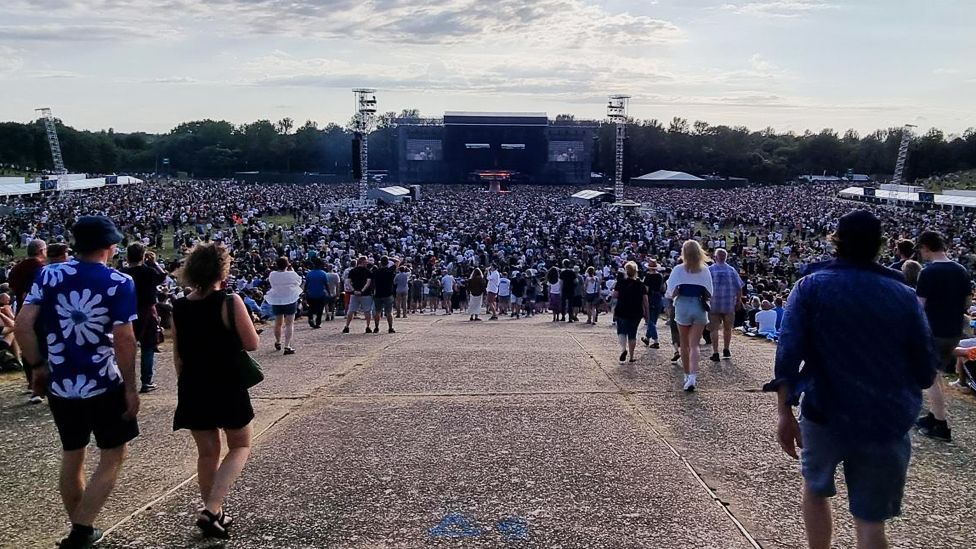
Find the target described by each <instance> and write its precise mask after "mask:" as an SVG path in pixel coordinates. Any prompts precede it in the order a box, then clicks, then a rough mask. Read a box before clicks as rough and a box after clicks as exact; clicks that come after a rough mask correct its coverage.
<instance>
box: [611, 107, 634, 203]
mask: <svg viewBox="0 0 976 549" xmlns="http://www.w3.org/2000/svg"><path fill="white" fill-rule="evenodd" d="M629 104H630V96H629V95H611V96H610V103H609V104H608V105H607V118H609V119H610V122H612V123H613V124H615V125H616V136H617V139H616V148H615V149H614V169H615V171H614V178H613V199H614V201H615V202H618V203H619V202H623V201H624V140H625V139H626V138H627V107H628V106H629Z"/></svg>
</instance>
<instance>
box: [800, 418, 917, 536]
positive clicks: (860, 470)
mask: <svg viewBox="0 0 976 549" xmlns="http://www.w3.org/2000/svg"><path fill="white" fill-rule="evenodd" d="M800 431H801V433H802V435H803V452H802V453H801V454H800V469H801V470H802V472H803V480H804V482H806V485H807V487H808V488H809V489H810V490H811V491H812V492H813V493H814V494H817V495H818V496H821V497H832V496H834V495H836V494H837V487H836V486H835V485H834V475H835V474H836V473H837V466H838V465H840V464H841V463H843V464H844V481H845V482H846V484H847V495H848V499H849V500H850V510H851V514H852V515H854V517H855V518H858V519H861V520H864V521H867V522H884V521H886V520H888V519H890V518H893V517H897V516H898V515H899V514H901V499H902V495H903V494H904V492H905V478H906V476H907V475H908V464H909V462H910V461H911V457H912V442H911V439H910V437H909V435H908V433H905V436H904V437H902V438H900V439H897V440H892V441H888V442H877V443H875V442H866V441H858V440H850V439H847V438H844V437H841V436H839V435H837V434H836V433H835V432H834V431H832V430H831V429H829V428H828V427H826V426H824V425H820V424H818V423H814V422H812V421H810V420H808V419H803V420H801V421H800Z"/></svg>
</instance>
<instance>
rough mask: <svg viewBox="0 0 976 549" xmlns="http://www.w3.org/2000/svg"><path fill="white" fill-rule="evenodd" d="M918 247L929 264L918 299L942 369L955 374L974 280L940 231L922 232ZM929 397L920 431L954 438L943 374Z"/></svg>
mask: <svg viewBox="0 0 976 549" xmlns="http://www.w3.org/2000/svg"><path fill="white" fill-rule="evenodd" d="M917 246H918V252H919V255H920V256H921V258H922V261H924V262H925V263H926V264H927V265H926V266H925V268H923V269H922V272H921V273H920V274H919V275H918V287H917V288H916V293H917V294H918V300H919V302H920V303H921V304H922V307H923V308H924V309H925V315H926V316H927V317H928V321H929V327H930V328H931V329H932V336H933V337H934V338H935V349H936V352H937V353H938V359H939V370H940V372H944V373H948V374H954V373H957V372H956V357H955V356H954V355H953V352H954V351H955V349H956V347H957V346H958V345H959V340H961V339H962V335H963V319H964V318H967V317H966V311H967V309H968V308H969V304H970V300H971V297H972V279H971V278H970V276H969V272H968V271H967V270H966V268H965V267H963V266H962V265H960V264H958V263H956V262H955V261H952V260H950V259H949V258H948V257H947V256H946V246H945V240H944V239H943V238H942V235H941V234H939V233H937V232H935V231H923V232H922V234H920V235H919V236H918V244H917ZM960 373H961V372H960ZM962 377H964V376H960V378H962ZM928 396H929V413H928V414H926V415H925V416H923V417H921V418H919V420H918V422H917V424H916V425H917V427H918V432H919V433H921V434H922V435H924V436H927V437H930V438H934V439H938V440H944V441H946V442H949V441H950V440H952V430H951V429H949V422H948V420H947V418H946V403H945V381H944V380H943V378H942V376H941V375H939V376H937V377H936V380H935V383H934V384H932V387H931V389H929V391H928Z"/></svg>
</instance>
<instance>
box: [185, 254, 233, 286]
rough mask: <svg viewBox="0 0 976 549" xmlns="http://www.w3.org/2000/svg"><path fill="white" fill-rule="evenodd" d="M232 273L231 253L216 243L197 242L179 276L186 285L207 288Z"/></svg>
mask: <svg viewBox="0 0 976 549" xmlns="http://www.w3.org/2000/svg"><path fill="white" fill-rule="evenodd" d="M228 275H230V253H228V252H227V248H225V247H223V246H221V245H219V244H214V243H212V242H211V243H206V244H197V245H196V246H194V247H193V249H192V250H190V253H188V254H187V256H186V259H185V260H184V261H183V267H182V268H181V269H180V270H179V273H178V277H179V279H180V282H181V283H183V285H185V286H190V287H191V288H195V289H200V290H203V289H207V288H211V287H213V285H214V284H216V283H218V282H220V281H222V280H225V279H226V278H227V276H228Z"/></svg>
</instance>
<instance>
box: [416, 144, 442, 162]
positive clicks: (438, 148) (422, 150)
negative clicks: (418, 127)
mask: <svg viewBox="0 0 976 549" xmlns="http://www.w3.org/2000/svg"><path fill="white" fill-rule="evenodd" d="M443 159H444V150H443V147H442V145H441V141H440V139H407V160H421V161H426V160H443Z"/></svg>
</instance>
